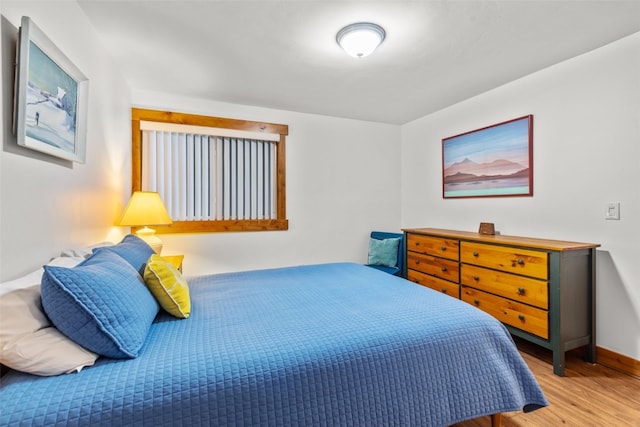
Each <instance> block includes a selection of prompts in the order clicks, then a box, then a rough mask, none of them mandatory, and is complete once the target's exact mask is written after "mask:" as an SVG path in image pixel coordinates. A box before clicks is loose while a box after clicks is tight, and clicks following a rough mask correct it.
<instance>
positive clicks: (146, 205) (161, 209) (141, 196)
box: [117, 191, 172, 254]
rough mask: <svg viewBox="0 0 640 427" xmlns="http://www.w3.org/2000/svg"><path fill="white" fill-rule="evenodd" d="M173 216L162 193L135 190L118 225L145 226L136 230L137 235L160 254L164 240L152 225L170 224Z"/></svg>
mask: <svg viewBox="0 0 640 427" xmlns="http://www.w3.org/2000/svg"><path fill="white" fill-rule="evenodd" d="M171 223H172V221H171V217H170V216H169V213H168V212H167V208H165V206H164V203H162V199H161V198H160V195H159V194H158V193H156V192H153V191H135V192H134V193H133V194H132V195H131V199H129V203H127V207H126V208H125V209H124V213H123V214H122V218H120V221H118V224H117V225H120V226H130V227H143V228H141V229H139V230H138V231H136V235H137V236H138V237H140V238H141V239H142V240H144V241H145V242H147V244H148V245H149V246H151V248H152V249H153V250H154V251H156V253H157V254H160V252H161V251H162V240H160V238H159V237H158V236H156V235H155V233H156V230H154V229H153V228H149V226H150V225H169V224H171Z"/></svg>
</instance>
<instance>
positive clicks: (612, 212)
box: [604, 202, 620, 220]
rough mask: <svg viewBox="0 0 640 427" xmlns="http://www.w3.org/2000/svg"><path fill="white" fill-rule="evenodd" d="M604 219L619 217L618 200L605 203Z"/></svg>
mask: <svg viewBox="0 0 640 427" xmlns="http://www.w3.org/2000/svg"><path fill="white" fill-rule="evenodd" d="M604 219H617V220H619V219H620V202H612V203H607V211H606V213H605V214H604Z"/></svg>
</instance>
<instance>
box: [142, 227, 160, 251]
mask: <svg viewBox="0 0 640 427" xmlns="http://www.w3.org/2000/svg"><path fill="white" fill-rule="evenodd" d="M136 236H138V237H140V238H141V239H142V240H144V241H145V242H147V245H149V246H151V249H153V250H154V251H155V253H157V254H158V255H160V252H162V240H160V238H159V237H158V236H156V230H154V229H153V228H149V227H143V228H141V229H140V230H138V231H136Z"/></svg>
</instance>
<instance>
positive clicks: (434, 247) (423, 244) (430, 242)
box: [407, 234, 460, 261]
mask: <svg viewBox="0 0 640 427" xmlns="http://www.w3.org/2000/svg"><path fill="white" fill-rule="evenodd" d="M459 247H460V246H459V241H458V240H455V239H445V238H442V237H433V236H423V235H420V234H409V235H408V236H407V250H409V251H413V252H420V253H422V254H427V255H434V256H438V257H442V258H448V259H452V260H456V261H458V249H459Z"/></svg>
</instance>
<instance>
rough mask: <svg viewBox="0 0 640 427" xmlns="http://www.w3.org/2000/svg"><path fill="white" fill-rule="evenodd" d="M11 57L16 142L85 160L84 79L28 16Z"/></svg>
mask: <svg viewBox="0 0 640 427" xmlns="http://www.w3.org/2000/svg"><path fill="white" fill-rule="evenodd" d="M16 57H17V58H16V59H17V61H16V79H15V105H14V131H15V134H16V140H17V143H18V145H20V146H22V147H26V148H29V149H32V150H36V151H40V152H43V153H46V154H49V155H51V156H55V157H59V158H62V159H66V160H70V161H72V162H78V163H84V162H85V160H86V129H87V102H88V90H89V80H88V79H87V77H86V76H85V75H84V74H83V73H82V72H81V71H80V70H79V69H78V68H77V67H76V66H75V65H74V64H73V63H72V62H71V61H70V60H69V58H67V57H66V55H64V53H62V51H60V49H58V48H57V47H56V45H55V44H54V43H53V42H52V41H51V40H50V39H49V38H48V37H47V36H46V35H45V34H44V33H43V32H42V30H40V28H38V27H37V26H36V25H35V24H34V23H33V21H32V20H31V19H30V18H29V17H28V16H23V17H22V20H21V26H20V30H19V36H18V48H17V54H16Z"/></svg>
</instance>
